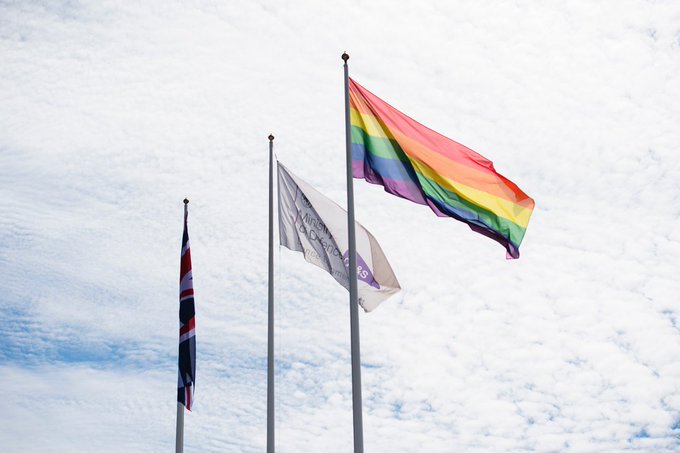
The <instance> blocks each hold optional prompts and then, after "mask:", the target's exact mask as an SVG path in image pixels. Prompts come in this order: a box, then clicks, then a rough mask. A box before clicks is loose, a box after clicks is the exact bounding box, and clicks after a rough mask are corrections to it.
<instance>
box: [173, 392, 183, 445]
mask: <svg viewBox="0 0 680 453" xmlns="http://www.w3.org/2000/svg"><path fill="white" fill-rule="evenodd" d="M175 432H176V435H175V453H182V451H183V450H184V405H183V404H182V403H180V402H179V401H177V428H176V430H175Z"/></svg>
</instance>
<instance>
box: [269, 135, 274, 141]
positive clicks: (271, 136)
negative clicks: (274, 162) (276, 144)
mask: <svg viewBox="0 0 680 453" xmlns="http://www.w3.org/2000/svg"><path fill="white" fill-rule="evenodd" d="M268 138H269V141H270V142H271V141H272V140H274V136H273V135H272V134H269V137H268Z"/></svg>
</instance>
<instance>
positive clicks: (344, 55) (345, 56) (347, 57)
mask: <svg viewBox="0 0 680 453" xmlns="http://www.w3.org/2000/svg"><path fill="white" fill-rule="evenodd" d="M342 59H343V61H344V62H345V63H347V60H349V55H347V52H343V53H342Z"/></svg>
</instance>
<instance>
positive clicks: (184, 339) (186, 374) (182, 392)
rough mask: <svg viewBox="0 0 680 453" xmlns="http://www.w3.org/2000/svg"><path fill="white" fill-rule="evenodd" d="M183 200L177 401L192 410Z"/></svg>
mask: <svg viewBox="0 0 680 453" xmlns="http://www.w3.org/2000/svg"><path fill="white" fill-rule="evenodd" d="M188 202H189V201H188V200H184V234H183V235H182V257H181V260H180V273H179V360H178V367H179V368H178V371H179V379H178V382H177V401H178V402H180V403H182V404H183V405H184V407H186V408H187V409H188V410H191V407H192V406H193V403H194V387H195V383H196V330H195V328H196V312H195V309H194V282H193V276H192V274H191V249H190V248H189V231H188V229H187V214H188V211H187V203H188Z"/></svg>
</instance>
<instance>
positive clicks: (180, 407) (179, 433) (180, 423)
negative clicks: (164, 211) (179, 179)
mask: <svg viewBox="0 0 680 453" xmlns="http://www.w3.org/2000/svg"><path fill="white" fill-rule="evenodd" d="M188 213H189V200H187V199H186V198H185V199H184V222H186V221H187V215H188ZM183 451H184V404H182V403H180V402H179V401H177V426H176V427H175V453H182V452H183Z"/></svg>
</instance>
